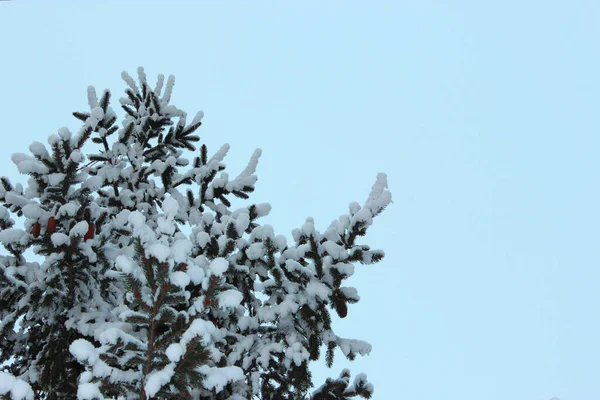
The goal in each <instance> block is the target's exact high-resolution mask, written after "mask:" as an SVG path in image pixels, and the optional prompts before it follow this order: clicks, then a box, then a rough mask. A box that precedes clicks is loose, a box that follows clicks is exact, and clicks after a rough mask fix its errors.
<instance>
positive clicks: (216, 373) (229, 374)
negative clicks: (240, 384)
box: [198, 365, 245, 393]
mask: <svg viewBox="0 0 600 400" xmlns="http://www.w3.org/2000/svg"><path fill="white" fill-rule="evenodd" d="M198 370H199V371H200V372H201V373H203V374H204V375H206V377H205V378H204V380H203V382H202V383H203V384H204V387H205V388H206V389H208V390H215V391H216V392H217V393H219V392H220V391H221V390H223V388H224V387H225V386H226V385H227V384H228V383H229V382H235V381H238V380H243V379H244V378H245V377H244V371H243V370H242V369H241V368H239V367H221V368H215V367H209V366H208V365H203V366H201V367H200V368H198Z"/></svg>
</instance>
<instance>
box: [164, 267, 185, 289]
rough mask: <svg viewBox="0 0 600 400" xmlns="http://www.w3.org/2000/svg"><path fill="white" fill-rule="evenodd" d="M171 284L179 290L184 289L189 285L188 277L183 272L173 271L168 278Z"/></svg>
mask: <svg viewBox="0 0 600 400" xmlns="http://www.w3.org/2000/svg"><path fill="white" fill-rule="evenodd" d="M169 278H170V280H171V283H172V284H173V285H175V286H179V287H180V288H182V289H183V288H185V287H186V286H187V285H188V284H189V283H190V276H189V275H188V274H186V273H185V272H183V271H175V272H173V273H171V275H170V276H169Z"/></svg>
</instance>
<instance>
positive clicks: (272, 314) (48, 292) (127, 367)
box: [0, 68, 391, 400]
mask: <svg viewBox="0 0 600 400" xmlns="http://www.w3.org/2000/svg"><path fill="white" fill-rule="evenodd" d="M122 77H123V79H124V80H125V82H126V83H127V86H128V87H127V89H126V91H125V93H126V97H124V98H121V99H120V103H121V108H122V109H123V110H124V111H125V118H124V119H123V121H122V126H121V127H119V126H117V125H116V124H115V123H116V121H117V116H116V113H115V112H114V110H113V109H112V108H111V106H110V92H109V91H105V92H104V93H103V94H102V96H101V97H100V99H98V97H97V95H96V92H95V90H94V89H93V88H91V87H90V88H89V89H88V103H89V107H90V109H89V111H87V112H76V113H74V115H75V117H77V118H78V119H80V120H81V121H82V122H83V126H82V127H81V128H80V130H79V131H78V132H77V133H76V134H71V132H70V131H69V130H68V129H66V128H62V129H61V130H59V135H58V136H57V135H52V136H51V137H50V138H49V140H48V144H49V146H48V147H47V146H45V145H43V144H41V143H38V142H35V143H34V144H32V145H31V146H30V151H31V153H32V155H31V156H30V155H24V154H16V155H14V156H13V161H14V163H15V164H16V165H17V168H18V169H19V171H20V172H21V173H23V174H28V175H29V176H30V179H29V181H28V185H27V187H26V188H23V187H22V186H21V185H19V184H17V185H13V184H12V183H11V182H10V181H9V180H8V179H6V178H2V180H1V184H2V187H1V188H0V203H1V204H2V207H0V230H1V231H0V242H1V243H2V245H3V246H4V248H5V249H6V253H5V254H4V255H1V256H0V295H1V297H0V320H1V322H0V334H1V337H2V340H0V362H3V363H4V364H3V365H5V366H4V367H0V368H2V369H4V370H5V371H4V373H5V375H6V376H7V377H8V376H10V378H11V379H15V380H16V379H19V380H21V381H23V383H28V384H29V385H31V388H32V390H33V391H34V392H35V393H36V395H37V397H39V398H47V399H69V398H79V399H105V398H106V399H113V398H114V399H118V398H119V399H135V398H139V399H169V398H172V399H181V398H190V399H232V400H235V399H237V400H240V399H261V400H266V399H309V398H310V399H314V400H325V399H332V400H342V399H351V398H357V397H363V398H370V397H371V395H372V393H373V387H372V385H371V384H370V383H368V381H367V380H366V376H365V375H364V374H359V375H358V376H357V377H356V378H355V379H354V380H353V381H352V383H351V379H350V373H349V371H347V370H344V371H343V372H342V373H341V375H340V377H339V378H337V379H328V380H327V381H326V382H325V383H324V384H322V385H321V386H320V387H319V388H318V389H316V390H315V391H314V392H313V393H311V388H312V387H313V382H312V378H311V373H310V369H309V366H310V362H311V361H314V360H318V359H319V357H320V353H321V349H323V348H324V349H325V351H326V356H325V358H326V363H327V365H328V366H329V367H331V366H332V364H333V358H334V353H335V350H336V349H337V348H339V349H340V350H341V351H342V353H343V354H344V355H345V356H346V357H347V358H349V359H351V360H352V359H354V357H355V356H356V355H357V354H360V355H364V354H367V353H369V351H370V349H371V346H370V345H369V344H368V343H366V342H363V341H360V340H356V339H347V338H342V337H339V336H338V335H336V333H335V332H334V330H333V327H332V320H331V314H330V310H331V309H333V310H335V312H336V313H337V314H338V315H339V316H340V317H341V318H345V317H346V316H347V314H348V304H349V303H356V302H358V301H359V296H358V293H357V291H356V289H354V288H352V287H346V286H343V283H344V280H345V279H347V278H348V277H350V276H351V275H352V274H353V273H354V268H355V267H354V265H355V264H356V263H359V264H370V263H375V262H378V261H380V260H381V259H382V258H383V252H382V251H380V250H372V249H371V248H370V247H369V246H367V245H363V244H359V243H357V241H358V240H359V238H360V237H362V236H364V235H365V234H366V232H367V229H368V227H369V226H370V225H371V224H372V222H373V218H374V217H375V216H377V215H379V214H380V213H381V212H382V211H383V209H384V208H385V207H386V206H387V205H388V204H389V203H390V202H391V194H390V192H389V191H388V190H387V181H386V177H385V175H384V174H379V175H378V176H377V180H376V183H375V185H374V186H373V188H372V190H371V194H370V195H369V197H368V199H367V200H366V202H365V203H364V204H363V205H362V206H361V205H359V204H358V203H352V204H350V208H349V213H348V214H345V215H342V216H341V217H339V218H338V219H337V220H334V221H333V222H332V223H331V225H330V226H329V228H327V229H326V230H325V232H323V233H321V232H319V231H318V230H316V228H315V223H314V221H313V220H312V219H311V218H308V219H307V220H306V222H305V223H304V225H303V226H302V227H301V228H300V229H294V230H293V231H292V237H293V243H287V240H286V238H285V236H283V235H276V234H275V232H274V230H273V228H272V227H271V226H269V225H260V224H259V223H258V222H257V220H258V218H260V217H263V216H265V215H267V214H268V213H269V211H270V209H271V207H270V205H269V204H264V203H263V204H250V205H249V206H246V207H242V208H238V209H235V210H232V209H231V201H230V199H231V197H232V196H235V197H238V198H241V199H248V198H249V193H251V192H253V191H254V185H255V182H256V180H257V177H256V175H255V174H254V173H255V170H256V166H257V163H258V159H259V157H260V154H261V153H260V150H256V151H254V153H253V154H252V156H251V157H250V161H249V162H248V165H247V167H246V168H245V169H244V170H243V171H242V172H241V173H240V174H239V175H238V176H237V177H236V178H234V179H230V177H229V174H228V173H227V172H225V164H224V163H223V159H224V157H225V155H226V154H227V152H228V150H229V146H228V145H224V146H222V147H221V148H220V149H219V150H218V151H216V152H215V153H214V154H213V155H212V156H211V157H209V156H208V149H207V147H206V145H201V146H200V148H199V151H198V153H197V154H196V155H195V156H193V158H192V160H191V162H190V160H189V159H188V158H186V154H189V153H190V152H196V147H195V145H194V143H196V142H198V141H199V137H198V136H197V135H195V132H196V130H197V129H198V128H199V127H200V126H201V120H202V116H203V114H202V112H199V113H198V114H196V116H195V117H194V118H193V120H192V121H191V122H190V123H188V122H187V115H186V113H185V112H183V111H182V110H180V109H178V108H177V107H175V106H173V105H172V104H171V103H170V98H171V93H172V89H173V85H174V78H173V77H169V79H168V80H167V82H166V83H165V82H164V77H163V76H162V75H159V78H158V81H157V84H156V85H155V87H154V88H151V87H150V85H149V84H148V83H147V80H146V75H145V73H144V71H143V69H142V68H139V69H138V77H139V79H138V82H135V81H134V79H133V78H131V77H130V76H129V75H128V74H127V73H123V75H122ZM90 142H91V143H90ZM94 144H95V146H94ZM12 214H14V215H16V217H19V218H20V220H18V221H19V222H18V223H17V222H15V219H14V218H12ZM17 225H19V226H22V228H17V227H16V226H17ZM30 250H32V252H33V254H34V256H32V254H31V253H32V252H31V251H30ZM35 260H39V261H35ZM11 382H12V381H11Z"/></svg>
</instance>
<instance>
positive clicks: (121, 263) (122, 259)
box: [115, 255, 134, 274]
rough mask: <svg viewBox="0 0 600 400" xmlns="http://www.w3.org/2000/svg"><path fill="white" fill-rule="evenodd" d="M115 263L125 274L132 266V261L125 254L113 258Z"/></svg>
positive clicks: (130, 270)
mask: <svg viewBox="0 0 600 400" xmlns="http://www.w3.org/2000/svg"><path fill="white" fill-rule="evenodd" d="M115 265H116V266H117V267H118V268H119V269H120V270H121V271H123V272H125V273H126V274H129V273H131V272H132V271H133V268H134V264H133V261H131V259H129V257H127V256H125V255H119V256H117V258H115Z"/></svg>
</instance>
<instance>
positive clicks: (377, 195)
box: [365, 172, 392, 215]
mask: <svg viewBox="0 0 600 400" xmlns="http://www.w3.org/2000/svg"><path fill="white" fill-rule="evenodd" d="M387 188H388V183H387V176H386V174H384V173H383V172H380V173H378V174H377V179H376V181H375V184H374V185H373V188H372V189H371V193H370V194H369V197H368V198H367V201H366V202H365V207H368V208H369V209H370V210H371V211H372V212H373V214H374V215H377V214H379V213H380V212H381V210H383V209H384V208H385V207H387V206H388V205H389V204H390V203H391V202H392V193H391V192H390V191H389V190H387Z"/></svg>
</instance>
